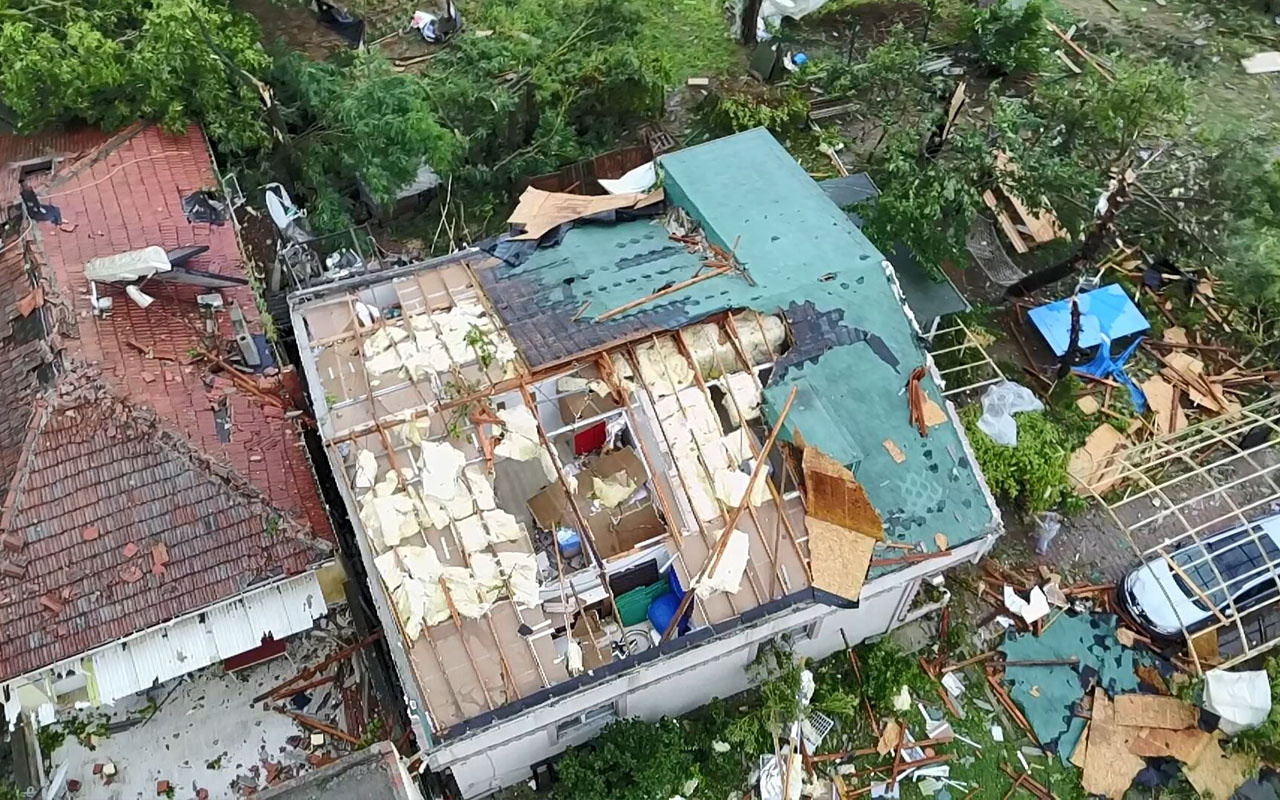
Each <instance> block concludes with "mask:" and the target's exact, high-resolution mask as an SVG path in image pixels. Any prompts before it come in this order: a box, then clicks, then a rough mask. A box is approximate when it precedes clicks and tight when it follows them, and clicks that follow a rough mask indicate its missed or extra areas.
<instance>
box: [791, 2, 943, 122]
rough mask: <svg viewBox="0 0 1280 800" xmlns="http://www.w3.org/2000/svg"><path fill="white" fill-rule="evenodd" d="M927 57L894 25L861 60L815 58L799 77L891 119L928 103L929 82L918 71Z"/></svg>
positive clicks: (911, 37) (915, 40) (917, 43)
mask: <svg viewBox="0 0 1280 800" xmlns="http://www.w3.org/2000/svg"><path fill="white" fill-rule="evenodd" d="M927 60H928V59H927V58H926V51H925V48H924V45H922V44H921V43H920V41H919V39H918V37H917V36H916V35H914V34H913V33H911V32H910V31H908V30H907V29H906V28H905V27H903V26H902V25H895V26H893V29H892V30H891V31H889V35H888V36H887V37H886V38H885V40H884V41H882V42H881V43H880V44H877V45H876V46H875V47H872V48H871V49H870V50H868V51H867V53H866V55H865V56H863V57H862V59H861V60H860V61H857V62H856V63H855V62H852V61H845V60H842V59H839V58H823V59H815V63H814V64H813V66H812V67H809V68H808V69H806V70H805V71H804V72H803V73H802V75H801V78H803V79H804V80H805V81H807V82H810V83H812V84H814V85H815V86H817V87H818V88H820V89H822V91H823V92H824V93H825V94H827V95H828V96H830V97H836V98H849V99H850V100H852V101H854V102H856V103H858V105H859V108H860V109H861V110H863V111H864V112H870V113H873V114H875V115H876V116H879V117H882V118H890V117H892V116H894V115H895V113H914V112H915V109H917V108H919V107H921V106H924V105H926V104H927V102H928V95H929V93H930V90H931V89H932V88H933V86H932V81H931V79H930V77H929V76H928V75H927V74H925V73H924V72H921V70H920V65H921V64H922V63H924V62H925V61H927Z"/></svg>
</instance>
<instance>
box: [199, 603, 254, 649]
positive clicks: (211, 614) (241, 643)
mask: <svg viewBox="0 0 1280 800" xmlns="http://www.w3.org/2000/svg"><path fill="white" fill-rule="evenodd" d="M204 618H205V622H206V623H207V624H208V626H209V629H210V630H211V631H213V641H214V645H215V646H216V647H217V649H218V658H220V659H227V658H231V657H232V656H238V655H240V654H241V653H243V652H244V651H246V650H252V649H253V648H255V647H257V646H258V645H260V644H262V640H261V637H259V636H258V635H257V634H256V633H254V632H253V626H251V625H250V624H249V615H248V614H246V613H245V610H244V603H242V602H240V601H239V600H232V601H231V602H230V603H223V604H222V605H220V606H215V607H214V608H211V609H209V610H208V611H206V612H205V614H204Z"/></svg>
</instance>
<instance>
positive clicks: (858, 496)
mask: <svg viewBox="0 0 1280 800" xmlns="http://www.w3.org/2000/svg"><path fill="white" fill-rule="evenodd" d="M802 468H803V470H804V485H805V494H806V499H807V500H808V504H807V507H808V510H809V514H810V515H812V516H813V517H815V518H817V519H820V520H822V521H824V522H830V523H831V524H833V525H839V526H840V527H842V528H848V529H849V530H851V531H856V532H857V533H861V534H863V535H865V536H870V537H871V538H873V539H875V540H876V541H884V523H883V522H881V521H880V515H879V514H877V513H876V510H875V508H874V507H873V506H872V505H871V501H870V500H868V499H867V493H866V491H864V490H863V488H862V485H861V484H860V483H858V482H857V481H856V480H854V477H853V473H852V472H850V471H849V469H848V468H847V467H845V466H844V465H843V464H841V463H839V462H837V461H836V460H834V459H832V458H831V457H829V456H827V455H825V454H824V453H822V451H820V450H818V448H816V447H806V448H805V450H804V459H803V462H802Z"/></svg>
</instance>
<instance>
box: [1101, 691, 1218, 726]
mask: <svg viewBox="0 0 1280 800" xmlns="http://www.w3.org/2000/svg"><path fill="white" fill-rule="evenodd" d="M1113 706H1114V709H1115V720H1116V724H1117V725H1128V726H1131V727H1136V728H1168V729H1171V730H1183V729H1186V728H1193V727H1195V725H1196V723H1197V722H1199V720H1200V710H1199V709H1198V708H1196V707H1195V706H1193V705H1191V704H1190V703H1187V702H1184V701H1182V700H1179V699H1178V698H1176V697H1161V696H1159V695H1154V694H1121V695H1116V697H1115V700H1114V702H1113Z"/></svg>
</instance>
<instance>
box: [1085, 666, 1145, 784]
mask: <svg viewBox="0 0 1280 800" xmlns="http://www.w3.org/2000/svg"><path fill="white" fill-rule="evenodd" d="M1136 734H1137V731H1136V730H1135V729H1133V728H1123V727H1121V726H1119V725H1117V724H1116V721H1115V711H1114V709H1113V708H1112V705H1111V701H1110V700H1109V699H1107V695H1106V692H1104V691H1103V690H1102V689H1095V690H1094V694H1093V720H1092V721H1091V722H1090V723H1089V745H1088V748H1087V749H1086V751H1085V756H1084V773H1083V774H1082V775H1081V777H1080V785H1081V786H1082V787H1083V788H1084V790H1085V791H1086V792H1088V793H1089V794H1097V795H1102V796H1103V797H1109V798H1113V800H1119V798H1120V797H1123V796H1124V793H1125V791H1127V790H1128V788H1129V785H1130V784H1132V783H1133V779H1134V777H1135V776H1136V775H1137V774H1138V773H1139V772H1140V771H1141V770H1142V768H1143V767H1145V766H1146V762H1145V761H1143V760H1142V759H1141V758H1140V757H1138V756H1136V755H1134V754H1133V753H1131V752H1129V741H1130V740H1131V739H1133V738H1134V737H1135V736H1136Z"/></svg>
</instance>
